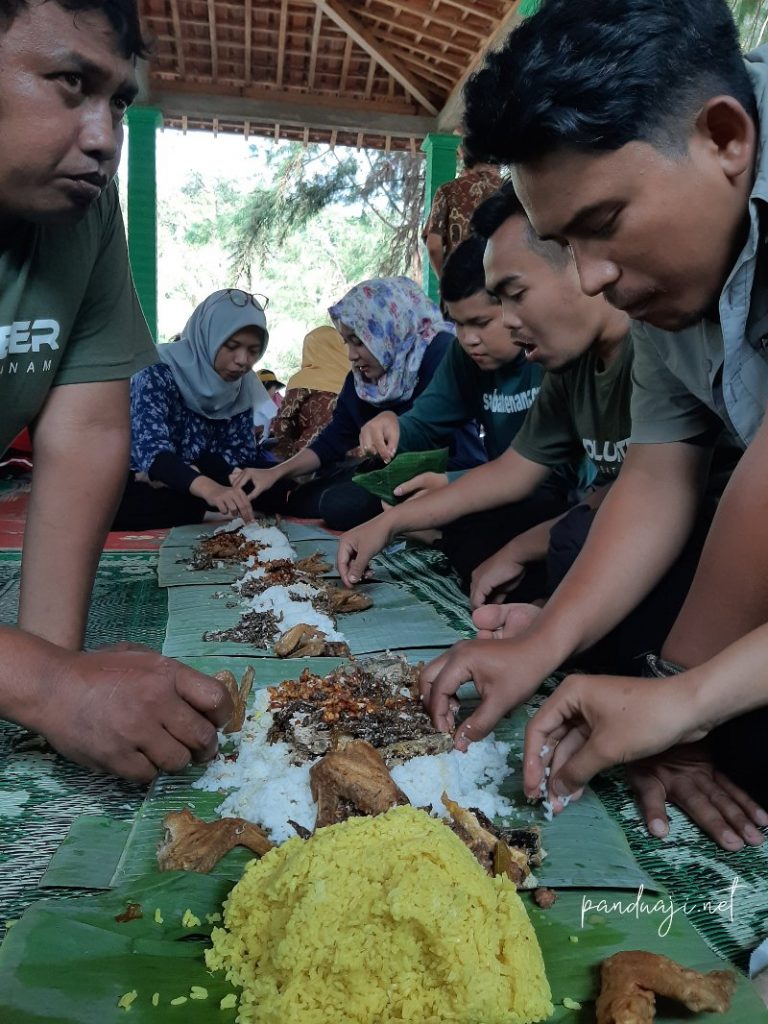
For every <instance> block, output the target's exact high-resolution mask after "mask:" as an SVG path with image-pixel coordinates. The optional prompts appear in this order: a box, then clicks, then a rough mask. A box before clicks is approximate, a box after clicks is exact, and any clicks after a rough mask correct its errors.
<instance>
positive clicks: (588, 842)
mask: <svg viewBox="0 0 768 1024" xmlns="http://www.w3.org/2000/svg"><path fill="white" fill-rule="evenodd" d="M423 653H424V652H423V651H414V652H409V654H408V660H409V661H411V662H412V663H416V662H418V661H420V660H422V655H423ZM184 660H185V661H186V663H187V664H189V665H191V666H192V667H193V668H197V669H200V670H204V671H208V672H211V671H219V670H221V669H229V670H230V671H232V672H234V673H235V676H236V677H237V678H239V677H240V675H241V674H242V672H243V671H244V670H245V667H246V663H245V662H243V661H242V660H241V659H232V658H229V659H224V658H205V659H202V658H186V659H184ZM253 664H254V668H255V670H256V675H255V679H254V688H255V689H259V688H263V687H265V686H274V685H277V684H278V683H280V682H282V680H284V679H296V678H298V677H299V676H300V675H301V672H302V670H303V669H304V667H307V668H309V669H310V671H312V672H316V673H318V674H325V673H327V672H329V671H331V670H332V669H333V668H335V667H336V665H338V664H341V661H340V660H339V659H328V658H322V659H319V658H315V659H310V660H308V661H306V662H303V661H302V662H299V663H296V662H293V663H292V662H290V661H276V660H274V659H262V660H260V661H258V662H254V663H253ZM527 717H528V716H527V713H526V711H525V710H524V709H522V708H521V709H520V710H519V711H517V712H516V713H515V714H514V715H513V716H511V717H510V718H505V719H503V720H502V722H501V723H500V724H499V726H498V727H497V729H496V733H495V736H496V738H497V739H500V740H502V741H504V742H505V743H508V744H509V745H510V754H509V766H510V774H509V776H508V777H507V780H506V781H505V783H504V784H503V786H502V790H501V791H502V793H503V794H504V795H505V796H506V797H507V798H508V799H509V800H510V801H511V803H512V804H513V805H514V807H515V809H516V811H515V814H514V816H513V817H512V818H510V819H509V820H505V822H504V823H505V824H507V825H528V824H535V825H537V826H539V827H540V828H541V832H542V845H543V847H544V848H545V850H546V851H547V856H546V857H545V859H544V862H543V864H542V867H541V869H540V870H538V871H537V872H536V876H537V878H538V879H539V881H540V882H541V884H542V885H551V886H554V887H560V886H567V887H570V888H574V887H576V888H617V889H630V890H636V889H638V888H639V887H640V886H645V887H646V888H647V889H653V888H655V886H654V883H653V880H652V879H651V877H650V876H649V875H648V874H647V873H646V872H645V871H643V870H642V869H641V868H640V866H639V865H638V864H637V862H636V861H635V858H634V857H633V855H632V853H631V851H630V849H629V846H628V844H627V841H626V838H625V836H624V833H623V832H622V830H621V828H620V827H619V826H618V825H617V823H616V822H615V821H614V820H613V819H612V818H611V817H610V816H609V815H608V814H607V812H606V811H605V808H604V807H603V805H602V804H601V803H600V801H599V800H598V799H597V797H596V796H595V795H594V793H592V792H591V791H590V790H587V792H586V793H585V795H584V797H583V798H582V799H581V800H580V801H579V802H578V803H575V804H573V805H572V807H571V808H569V812H570V813H569V814H563V815H560V816H558V817H557V818H555V819H554V821H551V822H548V821H546V820H544V817H543V814H542V812H541V809H540V807H539V806H532V805H530V804H529V803H528V801H527V800H526V798H525V796H524V794H523V792H522V777H521V772H520V757H521V751H522V735H523V729H524V728H525V723H526V721H527ZM203 772H204V769H203V768H200V767H197V766H190V767H189V768H188V769H187V770H186V771H185V772H184V773H182V774H180V775H161V776H159V777H158V779H157V780H155V782H154V783H153V785H152V787H151V789H150V792H149V794H148V796H147V799H146V800H145V801H144V803H143V805H142V808H141V811H140V812H139V814H138V815H137V817H136V820H135V822H134V826H133V829H132V830H131V834H130V836H129V838H128V841H127V843H126V846H125V851H124V853H123V856H122V857H121V859H120V862H119V864H118V867H117V870H116V871H115V875H114V878H113V879H112V884H115V885H116V884H121V883H122V882H124V881H126V880H127V879H129V878H131V877H138V876H140V875H144V874H148V873H149V872H151V871H152V870H153V869H154V868H155V866H156V857H155V852H156V849H157V844H158V843H159V842H160V840H161V839H162V838H163V834H164V830H163V825H162V821H163V818H164V817H165V815H166V814H168V813H169V812H170V811H178V810H181V809H182V808H184V807H190V809H191V810H192V811H193V813H194V814H196V815H197V816H198V817H201V818H204V819H206V820H209V819H213V818H215V817H216V813H215V811H216V807H217V806H218V805H219V804H220V803H221V801H222V795H221V794H217V793H207V792H204V791H203V790H199V789H194V788H193V783H194V782H195V781H196V780H197V779H199V778H200V776H201V775H202V774H203ZM450 795H451V794H449V796H450ZM301 824H304V825H305V826H307V827H311V825H312V823H307V822H301ZM249 857H250V855H249V854H248V853H247V851H245V850H240V849H237V850H233V851H232V852H231V853H229V854H227V856H226V857H225V858H224V859H223V860H222V861H221V862H220V863H219V865H218V866H217V868H216V869H214V870H215V872H216V873H217V874H220V875H221V876H222V877H228V878H238V877H239V875H240V872H241V871H242V867H243V865H244V864H245V863H246V862H247V861H248V859H249Z"/></svg>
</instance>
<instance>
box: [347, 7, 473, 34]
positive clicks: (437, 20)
mask: <svg viewBox="0 0 768 1024" xmlns="http://www.w3.org/2000/svg"><path fill="white" fill-rule="evenodd" d="M376 2H377V3H379V4H382V5H383V6H386V7H389V8H390V9H391V10H394V11H397V12H400V11H404V12H405V13H406V14H409V15H411V16H412V17H414V18H415V17H417V15H419V14H422V15H423V17H424V18H426V19H427V20H426V21H425V22H424V28H423V29H420V30H419V31H420V32H421V33H422V34H426V33H427V32H431V31H432V26H433V25H439V26H440V27H441V28H446V29H449V30H450V31H451V32H454V33H455V32H457V31H460V32H462V33H463V34H464V35H471V36H472V38H473V39H474V40H475V41H478V40H480V39H482V38H483V36H484V33H483V31H482V30H478V31H476V32H474V31H472V29H471V28H469V27H468V26H466V25H461V26H459V25H457V24H456V19H455V18H448V17H445V18H444V17H442V16H440V15H437V14H433V13H432V12H431V11H429V12H428V11H424V12H420V11H416V10H414V8H413V6H411V5H410V4H407V3H401V2H399V0H376ZM366 13H367V14H370V15H371V17H374V16H375V17H378V15H374V13H373V11H372V10H371V8H370V6H368V5H366Z"/></svg>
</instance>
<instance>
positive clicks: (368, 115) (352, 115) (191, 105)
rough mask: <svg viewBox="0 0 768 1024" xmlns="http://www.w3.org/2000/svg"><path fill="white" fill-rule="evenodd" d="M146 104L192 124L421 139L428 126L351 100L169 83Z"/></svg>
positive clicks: (398, 111)
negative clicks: (242, 124) (248, 125)
mask: <svg viewBox="0 0 768 1024" xmlns="http://www.w3.org/2000/svg"><path fill="white" fill-rule="evenodd" d="M152 101H153V103H154V104H155V105H157V106H158V107H159V108H160V109H161V110H162V111H163V114H164V115H165V116H166V117H167V118H168V119H171V120H178V119H179V118H181V117H182V116H185V115H187V116H189V118H195V119H197V120H204V119H206V118H208V119H211V118H213V117H219V119H220V120H222V121H224V120H230V121H237V122H242V121H244V120H245V119H246V118H248V119H250V120H251V121H252V122H254V123H256V122H263V121H266V122H269V123H272V124H273V123H274V122H275V121H279V122H280V123H281V124H284V125H301V126H303V125H305V124H311V125H313V126H315V127H317V128H322V129H328V128H337V129H339V130H343V131H351V132H357V131H361V130H362V131H366V132H372V133H378V134H380V135H382V136H383V135H387V134H389V135H392V136H403V135H418V136H422V137H423V136H424V135H426V134H427V132H429V131H431V130H432V129H433V127H434V119H433V118H431V117H418V116H414V115H413V114H410V115H409V114H404V113H403V112H402V105H398V104H393V103H386V102H377V103H370V104H366V105H365V106H363V105H362V104H361V103H359V102H358V103H354V101H353V100H351V99H346V100H345V99H342V98H341V97H333V96H323V97H320V96H317V95H308V94H302V93H297V92H288V91H286V90H283V91H282V92H279V91H278V90H276V89H274V88H272V89H254V88H251V89H249V90H248V95H247V96H242V95H235V94H233V92H232V90H231V89H226V88H224V87H220V88H219V89H218V90H217V91H214V90H213V89H211V88H206V91H205V92H201V93H193V92H189V91H188V90H186V89H184V88H183V86H180V85H179V84H178V83H175V82H166V83H164V84H163V86H162V87H161V88H157V87H156V88H155V90H154V91H153V94H152Z"/></svg>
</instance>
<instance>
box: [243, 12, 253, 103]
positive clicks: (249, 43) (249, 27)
mask: <svg viewBox="0 0 768 1024" xmlns="http://www.w3.org/2000/svg"><path fill="white" fill-rule="evenodd" d="M244 8H245V9H244V11H243V15H244V18H245V26H244V33H243V34H244V36H245V55H244V61H245V72H244V75H243V78H244V80H245V84H246V85H250V83H251V79H252V78H253V66H252V63H251V61H252V60H253V0H245V4H244Z"/></svg>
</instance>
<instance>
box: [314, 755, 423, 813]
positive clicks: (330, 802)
mask: <svg viewBox="0 0 768 1024" xmlns="http://www.w3.org/2000/svg"><path fill="white" fill-rule="evenodd" d="M309 784H310V788H311V790H312V798H313V799H314V801H315V803H316V804H317V821H316V822H315V831H317V830H318V829H319V828H323V827H324V826H325V825H335V824H337V823H338V822H340V821H345V820H346V819H347V818H348V817H350V813H351V812H354V811H355V810H356V811H359V812H361V813H362V814H370V815H376V814H384V812H385V811H388V810H389V809H390V808H391V807H397V806H400V805H403V804H407V803H408V797H407V796H406V795H405V793H403V791H402V790H401V789H398V787H397V786H396V785H395V783H394V782H393V780H392V776H391V775H390V774H389V770H388V769H387V766H386V765H385V764H384V762H383V761H382V759H381V757H380V756H379V753H378V751H377V750H376V749H375V748H374V747H372V746H371V744H370V743H367V742H366V741H365V740H350V741H349V742H347V744H346V746H344V748H343V749H341V750H334V751H333V752H332V753H330V754H326V755H325V757H323V758H321V759H320V760H319V761H318V762H317V763H316V764H314V765H312V767H311V768H310V770H309Z"/></svg>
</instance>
